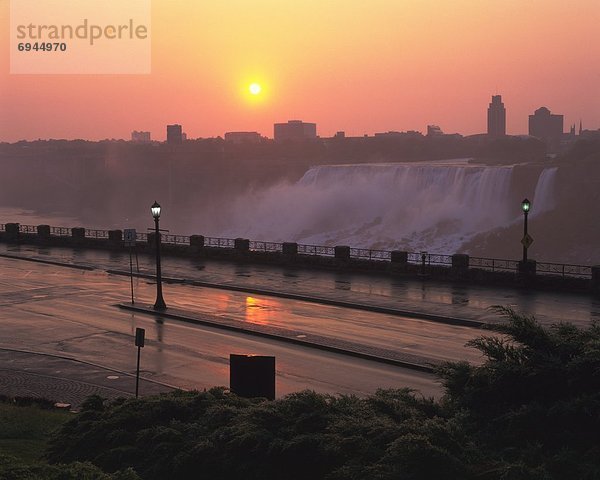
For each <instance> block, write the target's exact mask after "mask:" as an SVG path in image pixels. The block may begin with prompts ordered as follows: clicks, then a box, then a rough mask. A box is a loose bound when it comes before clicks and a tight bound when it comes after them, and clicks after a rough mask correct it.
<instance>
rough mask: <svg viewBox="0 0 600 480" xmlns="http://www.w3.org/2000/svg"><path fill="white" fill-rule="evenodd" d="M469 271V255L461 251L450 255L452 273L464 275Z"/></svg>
mask: <svg viewBox="0 0 600 480" xmlns="http://www.w3.org/2000/svg"><path fill="white" fill-rule="evenodd" d="M468 271H469V256H468V255H465V254H463V253H455V254H454V255H452V273H453V274H455V275H458V276H463V275H466V274H467V273H468Z"/></svg>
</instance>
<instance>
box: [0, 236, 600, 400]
mask: <svg viewBox="0 0 600 480" xmlns="http://www.w3.org/2000/svg"><path fill="white" fill-rule="evenodd" d="M0 253H5V254H11V255H18V256H24V257H30V258H38V259H45V260H53V261H61V262H68V263H71V264H78V265H88V266H92V267H94V268H96V270H94V271H80V270H74V269H69V268H63V267H58V266H51V265H44V264H39V263H34V262H26V261H20V260H11V259H5V258H0V267H1V270H0V272H1V273H0V306H1V309H0V320H1V321H2V325H3V328H2V331H3V335H2V339H1V340H0V347H9V348H24V349H29V350H34V351H43V352H48V353H64V354H67V355H71V356H73V357H77V358H80V359H82V360H87V361H91V362H96V363H99V364H102V365H106V366H108V367H111V368H117V369H122V370H124V371H128V372H131V371H132V367H133V366H134V362H135V357H134V355H135V352H134V350H133V348H132V346H131V343H132V339H131V335H132V334H133V332H134V330H135V328H136V327H137V326H141V327H143V328H146V334H147V338H148V343H147V346H146V348H145V349H144V351H143V355H142V366H143V368H144V369H145V372H144V373H145V375H146V376H148V377H151V378H155V379H158V380H161V381H163V382H166V383H170V384H174V385H178V386H182V387H185V388H206V387H210V386H213V385H227V384H228V356H229V353H256V354H266V355H275V356H276V357H277V370H278V379H277V382H278V394H285V393H289V392H291V391H296V390H300V389H303V388H312V389H315V390H318V391H322V392H330V393H336V392H339V393H357V394H362V393H366V392H372V391H374V390H375V389H376V388H378V387H399V386H411V387H413V388H417V389H419V390H421V391H422V392H423V393H425V394H427V395H429V394H434V393H439V391H440V389H439V386H437V385H436V383H435V381H434V379H433V378H432V377H431V376H429V375H427V374H421V373H417V372H411V371H408V370H403V369H400V368H398V367H393V366H387V365H383V364H378V363H375V362H369V361H365V360H360V359H355V358H350V357H347V356H343V355H338V354H333V353H325V352H321V351H315V350H312V349H307V348H304V347H300V346H292V345H288V344H283V343H280V342H277V341H274V340H267V339H258V338H256V337H251V336H248V335H245V334H238V333H231V332H225V331H221V330H218V329H214V328H210V327H201V326H195V325H189V324H183V323H181V322H178V321H174V320H165V322H164V323H156V322H155V321H154V319H153V318H151V317H148V316H146V315H143V314H136V313H129V312H125V311H121V310H119V309H117V308H115V307H114V304H117V303H119V302H127V301H129V300H130V290H129V288H130V286H129V278H128V277H123V276H117V275H108V274H106V273H105V272H104V270H107V269H115V270H128V268H129V256H128V255H127V254H122V253H115V252H106V251H101V250H98V251H96V250H73V249H69V248H67V249H62V248H39V247H35V246H24V245H22V246H10V245H5V244H0ZM139 263H140V270H141V271H142V272H146V273H153V272H154V268H153V258H151V257H145V256H140V257H139ZM163 268H164V270H163V271H164V275H165V276H172V277H176V278H185V279H192V280H200V281H204V282H213V283H216V284H224V285H236V286H242V287H244V286H246V287H252V288H264V289H269V290H277V291H284V292H290V293H295V294H304V295H308V296H311V295H317V296H321V297H326V298H331V299H335V300H342V301H348V302H359V303H363V304H370V305H380V306H385V307H390V308H397V309H404V310H411V311H419V312H428V313H432V314H437V315H449V316H453V317H459V318H468V319H477V320H483V321H497V319H498V318H497V317H496V316H495V315H494V314H492V313H491V312H490V311H489V310H488V309H487V308H488V307H489V306H490V305H494V304H500V305H509V306H512V307H514V308H515V309H516V310H518V311H521V312H523V313H528V314H533V315H535V316H536V317H537V318H538V319H539V320H541V321H543V322H545V323H551V322H555V321H559V320H570V321H575V322H576V323H579V324H582V325H584V324H588V323H589V322H590V320H592V319H594V318H598V316H600V313H599V312H600V305H599V303H598V301H597V300H595V299H594V298H593V297H591V296H588V295H577V294H552V293H548V292H527V291H522V290H515V289H506V288H494V289H489V288H483V287H476V286H475V287H474V286H462V285H460V286H452V285H446V284H441V283H436V282H431V281H426V282H422V281H418V280H404V279H397V278H389V277H384V276H370V275H362V274H354V273H339V272H330V271H319V270H306V269H291V268H278V267H271V266H261V265H236V264H232V263H228V262H218V261H193V260H189V259H180V258H172V257H165V258H164V263H163ZM135 291H136V301H137V302H141V303H144V302H145V303H147V304H151V303H152V302H153V300H154V292H155V285H154V284H153V282H152V281H151V280H149V281H146V280H142V279H136V280H135ZM164 292H165V299H166V301H167V303H168V305H169V306H173V307H177V308H181V309H186V310H191V311H195V312H202V313H208V314H211V315H220V316H223V317H227V318H233V319H236V320H239V321H241V322H251V323H255V324H261V325H269V326H275V327H282V328H291V329H294V330H297V331H301V332H305V333H306V334H319V335H326V336H329V337H335V338H339V339H343V340H349V341H353V342H361V343H362V344H364V345H368V346H373V347H382V348H387V349H395V350H397V351H399V352H403V353H406V354H410V355H415V356H418V357H422V358H425V359H432V360H468V361H471V362H478V361H480V357H479V355H478V354H477V352H476V351H474V350H472V349H467V348H465V347H464V344H465V342H467V341H468V340H469V339H471V338H473V337H475V336H478V335H480V334H481V331H480V330H478V329H473V328H467V327H458V326H451V325H443V324H438V323H432V322H428V321H424V320H416V319H413V318H407V317H402V316H397V315H385V314H380V313H373V312H368V311H359V310H354V309H348V308H340V307H333V306H326V305H320V304H316V303H311V302H304V301H298V300H289V299H282V298H275V297H271V296H265V295H252V294H246V293H244V292H232V291H227V290H220V289H215V288H203V287H195V286H190V285H184V284H167V285H165V286H164ZM107 352H110V353H109V354H107Z"/></svg>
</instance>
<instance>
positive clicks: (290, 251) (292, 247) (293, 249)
mask: <svg viewBox="0 0 600 480" xmlns="http://www.w3.org/2000/svg"><path fill="white" fill-rule="evenodd" d="M281 253H283V254H284V255H298V244H297V243H293V242H283V244H282V245H281Z"/></svg>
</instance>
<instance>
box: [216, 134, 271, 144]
mask: <svg viewBox="0 0 600 480" xmlns="http://www.w3.org/2000/svg"><path fill="white" fill-rule="evenodd" d="M224 138H225V141H226V142H231V143H260V141H261V140H262V138H263V137H262V136H261V134H260V133H258V132H226V133H225V137H224Z"/></svg>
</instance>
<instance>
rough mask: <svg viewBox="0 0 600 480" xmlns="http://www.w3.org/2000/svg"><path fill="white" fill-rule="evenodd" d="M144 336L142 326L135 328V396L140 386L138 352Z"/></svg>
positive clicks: (140, 349) (139, 352) (144, 332)
mask: <svg viewBox="0 0 600 480" xmlns="http://www.w3.org/2000/svg"><path fill="white" fill-rule="evenodd" d="M145 336H146V330H144V329H143V328H136V329H135V346H136V347H137V349H138V351H137V368H136V371H135V398H137V397H138V392H139V387H140V354H141V351H142V347H143V346H144V337H145Z"/></svg>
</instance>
